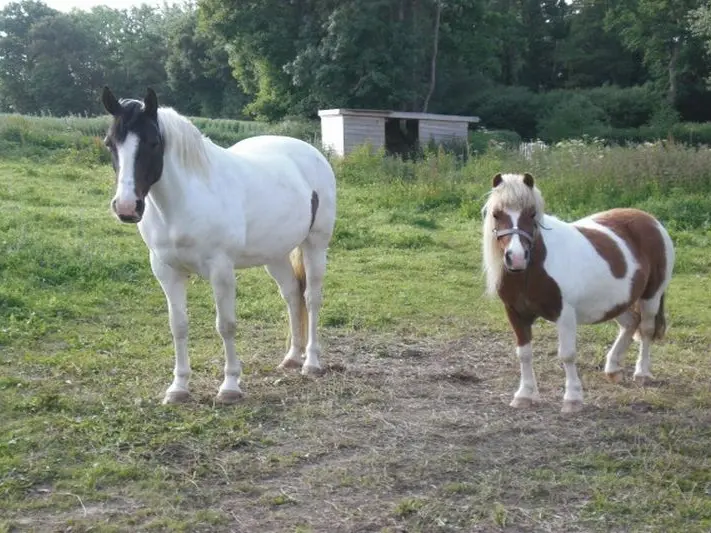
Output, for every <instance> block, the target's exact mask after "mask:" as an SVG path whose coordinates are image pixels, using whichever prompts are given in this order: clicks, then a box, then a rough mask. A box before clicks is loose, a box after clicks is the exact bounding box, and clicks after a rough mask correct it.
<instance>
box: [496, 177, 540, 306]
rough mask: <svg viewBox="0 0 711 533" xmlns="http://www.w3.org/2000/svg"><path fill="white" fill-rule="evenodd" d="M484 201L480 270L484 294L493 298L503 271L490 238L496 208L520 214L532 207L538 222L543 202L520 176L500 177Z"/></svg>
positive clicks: (501, 261)
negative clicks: (484, 286)
mask: <svg viewBox="0 0 711 533" xmlns="http://www.w3.org/2000/svg"><path fill="white" fill-rule="evenodd" d="M487 195H488V199H487V201H486V203H485V204H484V207H483V208H482V214H483V215H484V224H483V228H482V229H483V235H482V248H483V258H482V262H483V269H484V272H485V274H486V292H487V294H488V295H490V296H494V295H496V291H497V289H498V288H499V284H500V283H501V276H502V274H503V270H504V259H503V255H502V254H501V251H500V250H499V247H498V245H497V242H496V237H495V236H494V227H495V223H494V212H495V211H497V210H500V209H509V210H511V211H523V210H524V209H528V208H531V207H532V208H534V209H535V211H536V221H537V222H539V223H540V222H541V219H542V218H543V215H544V210H545V203H544V201H543V196H542V195H541V191H540V190H538V187H536V186H535V184H534V186H533V188H531V187H529V186H528V185H526V184H525V183H524V182H523V174H502V175H501V183H500V184H499V185H498V186H497V187H495V188H493V189H491V191H489V192H488V193H487Z"/></svg>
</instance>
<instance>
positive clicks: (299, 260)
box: [289, 246, 309, 343]
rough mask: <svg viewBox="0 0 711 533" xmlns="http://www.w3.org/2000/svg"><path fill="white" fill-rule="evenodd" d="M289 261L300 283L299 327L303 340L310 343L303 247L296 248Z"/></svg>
mask: <svg viewBox="0 0 711 533" xmlns="http://www.w3.org/2000/svg"><path fill="white" fill-rule="evenodd" d="M289 259H290V260H291V268H293V269H294V275H295V276H296V279H297V280H298V281H299V307H300V308H301V309H300V310H301V312H300V313H299V314H300V315H301V323H300V324H299V327H300V328H301V339H302V340H303V341H304V343H306V342H307V341H308V334H309V315H308V311H307V309H306V297H305V292H306V269H305V268H304V254H303V252H302V251H301V247H300V246H299V247H296V248H294V249H293V250H292V251H291V254H289Z"/></svg>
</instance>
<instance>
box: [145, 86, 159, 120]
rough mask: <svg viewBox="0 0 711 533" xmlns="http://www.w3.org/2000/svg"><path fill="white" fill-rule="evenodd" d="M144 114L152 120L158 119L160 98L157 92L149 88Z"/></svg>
mask: <svg viewBox="0 0 711 533" xmlns="http://www.w3.org/2000/svg"><path fill="white" fill-rule="evenodd" d="M143 105H144V113H145V114H146V115H148V116H149V117H151V118H158V97H157V96H156V92H155V91H154V90H153V89H151V88H150V87H148V89H147V90H146V97H145V98H144V99H143Z"/></svg>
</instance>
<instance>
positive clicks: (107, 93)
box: [101, 85, 121, 117]
mask: <svg viewBox="0 0 711 533" xmlns="http://www.w3.org/2000/svg"><path fill="white" fill-rule="evenodd" d="M101 102H102V103H103V104H104V107H105V108H106V111H108V112H109V114H111V115H113V116H115V117H116V116H118V115H119V113H120V112H121V104H119V101H118V100H117V99H116V97H115V96H114V93H112V92H111V89H109V88H108V86H106V85H105V86H104V90H103V91H102V93H101Z"/></svg>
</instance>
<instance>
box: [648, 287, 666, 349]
mask: <svg viewBox="0 0 711 533" xmlns="http://www.w3.org/2000/svg"><path fill="white" fill-rule="evenodd" d="M666 332H667V319H666V317H665V316H664V293H662V297H661V298H660V299H659V310H658V311H657V314H656V315H655V316H654V333H653V334H652V339H653V340H655V341H660V340H662V339H663V338H664V334H665V333H666Z"/></svg>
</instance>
